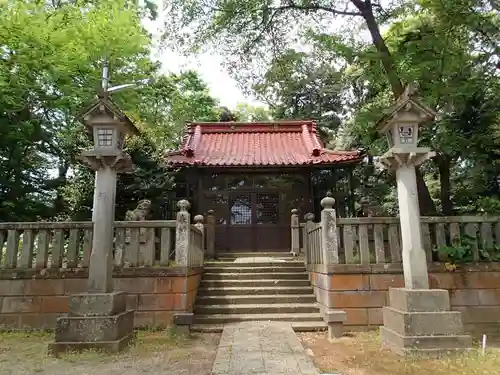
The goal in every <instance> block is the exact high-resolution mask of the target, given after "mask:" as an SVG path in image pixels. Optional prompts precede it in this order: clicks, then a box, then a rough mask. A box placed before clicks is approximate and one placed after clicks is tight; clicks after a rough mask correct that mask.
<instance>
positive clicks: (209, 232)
mask: <svg viewBox="0 0 500 375" xmlns="http://www.w3.org/2000/svg"><path fill="white" fill-rule="evenodd" d="M205 237H206V241H207V244H206V246H207V247H206V249H207V258H208V259H214V258H215V256H216V254H215V215H214V210H208V212H207V219H206V224H205Z"/></svg>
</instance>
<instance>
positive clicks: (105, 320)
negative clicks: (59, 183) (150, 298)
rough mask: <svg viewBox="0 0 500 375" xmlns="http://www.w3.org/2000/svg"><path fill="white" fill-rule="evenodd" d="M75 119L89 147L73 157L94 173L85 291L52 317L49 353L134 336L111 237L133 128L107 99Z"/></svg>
mask: <svg viewBox="0 0 500 375" xmlns="http://www.w3.org/2000/svg"><path fill="white" fill-rule="evenodd" d="M80 120H81V121H82V122H83V123H84V124H85V126H86V127H87V129H88V130H89V131H91V132H93V138H94V149H92V150H88V151H84V152H83V153H82V154H81V155H80V157H79V158H80V159H81V160H82V161H83V162H85V163H86V164H87V165H89V166H90V167H91V168H92V170H94V171H95V185H94V186H95V190H94V207H93V212H92V221H93V224H94V225H93V240H92V251H91V254H90V262H89V277H88V292H87V293H83V294H76V295H71V296H70V297H69V308H68V310H69V313H68V315H67V316H64V317H60V318H58V319H57V323H56V333H55V342H54V343H51V344H49V353H51V354H53V355H58V354H59V353H60V352H64V351H67V350H83V349H92V348H94V349H101V350H105V351H109V352H118V351H120V350H121V349H122V348H124V347H125V346H126V345H128V343H129V342H130V341H131V340H133V339H134V337H135V333H134V311H132V310H129V311H127V310H126V293H124V292H113V238H114V220H115V200H116V179H117V173H120V172H130V171H132V170H133V165H132V161H131V159H130V156H129V155H127V154H126V153H124V152H123V151H122V147H123V142H124V139H125V135H126V134H127V133H137V132H138V131H137V129H136V128H135V126H134V125H133V124H132V122H131V121H130V119H128V117H127V116H126V115H125V114H123V113H122V112H121V111H120V110H119V109H118V108H117V107H116V105H115V104H114V103H113V102H112V101H111V100H109V99H108V98H107V97H100V98H99V99H98V100H97V101H96V102H95V103H94V104H92V105H91V106H90V107H88V108H87V109H86V110H85V111H84V113H83V114H82V115H81V116H80Z"/></svg>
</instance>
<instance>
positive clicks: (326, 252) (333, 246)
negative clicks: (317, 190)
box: [321, 192, 339, 265]
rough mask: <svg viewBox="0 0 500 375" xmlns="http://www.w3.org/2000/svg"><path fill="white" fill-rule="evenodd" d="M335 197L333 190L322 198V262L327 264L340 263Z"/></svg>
mask: <svg viewBox="0 0 500 375" xmlns="http://www.w3.org/2000/svg"><path fill="white" fill-rule="evenodd" d="M334 204H335V199H333V197H332V193H331V192H327V193H326V197H324V198H323V199H322V200H321V207H323V210H322V211H321V252H322V263H323V264H325V265H329V264H338V262H339V248H338V241H337V216H336V214H335V210H334V208H333V205H334Z"/></svg>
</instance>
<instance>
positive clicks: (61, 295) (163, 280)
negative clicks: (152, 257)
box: [0, 267, 203, 330]
mask: <svg viewBox="0 0 500 375" xmlns="http://www.w3.org/2000/svg"><path fill="white" fill-rule="evenodd" d="M202 273H203V268H201V267H198V268H191V269H187V268H180V267H178V268H177V267H170V268H157V267H153V268H124V269H121V270H119V271H115V273H114V275H113V277H114V285H115V290H116V291H124V292H127V293H128V294H129V295H128V296H127V308H128V309H133V310H136V313H135V326H136V327H155V328H161V327H168V326H171V325H172V319H173V315H174V313H175V312H186V311H192V309H193V304H194V300H195V298H196V293H197V290H198V285H199V283H200V279H201V275H202ZM87 276H88V274H87V273H86V271H85V270H83V269H79V270H30V269H26V270H16V271H12V270H0V329H3V330H5V329H53V328H55V323H56V319H57V317H59V316H62V315H64V313H66V312H67V311H68V298H67V296H68V295H70V294H75V293H84V292H85V291H86V287H87Z"/></svg>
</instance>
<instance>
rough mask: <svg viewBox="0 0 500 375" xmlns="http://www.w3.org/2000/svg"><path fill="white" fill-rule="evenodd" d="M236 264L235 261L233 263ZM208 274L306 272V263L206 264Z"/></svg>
mask: <svg viewBox="0 0 500 375" xmlns="http://www.w3.org/2000/svg"><path fill="white" fill-rule="evenodd" d="M233 264H235V263H233ZM204 272H206V273H207V274H213V273H221V274H228V273H229V274H242V273H259V274H261V273H265V274H277V273H279V274H282V273H293V274H296V273H305V272H306V268H305V267H304V265H303V264H302V265H298V266H289V265H283V266H279V265H278V266H277V265H272V266H254V267H248V266H246V267H238V266H231V267H228V266H226V267H214V266H209V267H207V266H205V270H204Z"/></svg>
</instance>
